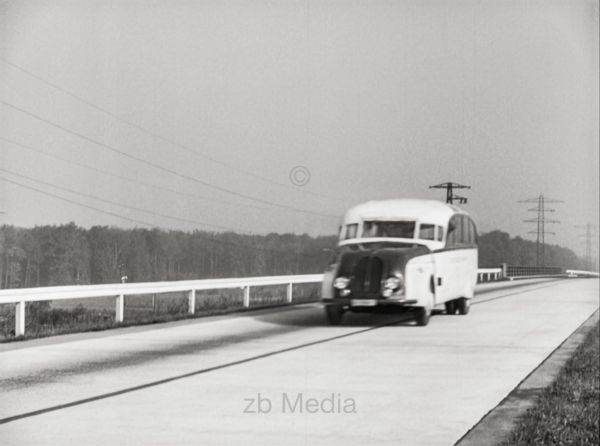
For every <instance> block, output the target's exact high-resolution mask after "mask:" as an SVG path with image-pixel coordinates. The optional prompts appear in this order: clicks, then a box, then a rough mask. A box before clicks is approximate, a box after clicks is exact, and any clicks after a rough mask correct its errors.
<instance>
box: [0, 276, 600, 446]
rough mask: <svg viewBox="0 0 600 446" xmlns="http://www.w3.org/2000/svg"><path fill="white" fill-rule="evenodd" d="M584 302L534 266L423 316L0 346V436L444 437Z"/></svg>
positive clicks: (244, 321)
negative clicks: (423, 320)
mask: <svg viewBox="0 0 600 446" xmlns="http://www.w3.org/2000/svg"><path fill="white" fill-rule="evenodd" d="M597 309H598V280H596V279H535V280H522V281H514V282H499V283H489V284H481V285H479V286H478V288H477V293H476V297H475V299H474V303H473V306H472V308H471V312H470V314H469V315H467V316H459V315H452V316H449V315H446V314H444V313H443V312H441V311H439V312H438V314H436V315H434V317H433V318H432V320H431V322H430V324H429V326H427V327H416V326H414V324H413V322H412V321H411V320H410V318H408V317H406V316H403V315H369V314H351V315H348V316H347V317H346V318H345V319H344V323H343V324H342V325H341V326H338V327H330V326H327V325H326V324H325V321H324V317H323V314H322V309H321V308H320V307H319V305H318V304H305V305H297V306H292V307H285V308H279V309H271V310H261V311H254V312H247V313H241V314H237V315H233V316H220V317H210V318H201V319H193V320H187V321H180V322H175V323H167V324H161V325H153V326H144V327H130V328H124V329H116V330H111V331H106V332H100V333H86V334H77V335H66V336H58V337H54V338H46V339H39V340H32V341H25V342H18V343H7V344H2V345H0V395H1V399H0V441H1V443H2V444H3V445H12V444H19V445H23V444H61V445H68V444H103V445H104V444H124V443H127V444H214V445H221V444H222V445H229V444H231V445H237V444H250V445H253V444H266V445H269V444H273V445H275V444H277V445H280V444H286V445H304V444H311V445H314V444H365V443H368V444H395V445H397V444H410V445H419V444H422V445H438V444H439V445H452V444H454V443H455V442H456V441H457V440H458V439H459V438H460V437H461V436H462V435H463V434H464V433H465V432H467V431H468V430H469V429H470V428H471V427H472V426H474V425H475V424H476V423H477V422H478V421H479V420H480V419H481V418H482V417H483V416H484V415H485V414H486V413H487V412H488V411H489V410H490V409H492V408H493V407H495V406H496V405H497V404H498V403H499V402H500V401H501V400H502V399H503V398H504V397H506V395H508V394H509V393H510V391H511V390H512V389H514V388H515V386H516V385H518V383H519V382H520V381H521V380H523V379H524V378H525V377H526V376H527V375H528V374H529V373H530V372H531V371H532V370H533V369H535V368H536V367H537V366H538V365H539V364H540V363H541V362H542V361H543V360H544V359H545V358H546V357H547V356H548V355H549V354H550V353H551V352H552V351H553V350H554V349H555V348H556V347H557V346H558V345H560V344H561V343H562V342H563V341H564V340H565V339H566V338H567V337H568V336H569V335H570V334H571V333H572V332H573V331H574V330H575V329H576V328H577V327H578V326H579V325H581V324H582V323H583V322H584V321H585V320H586V319H588V318H589V317H590V316H591V315H592V314H593V313H594V312H595V311H597ZM330 402H331V403H330ZM352 408H353V409H354V410H351V409H352ZM315 409H316V410H315ZM329 409H331V410H329ZM344 409H346V410H344Z"/></svg>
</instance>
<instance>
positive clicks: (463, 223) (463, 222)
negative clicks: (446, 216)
mask: <svg viewBox="0 0 600 446" xmlns="http://www.w3.org/2000/svg"><path fill="white" fill-rule="evenodd" d="M459 220H460V242H459V244H460V245H467V244H468V243H469V222H468V221H467V217H466V216H465V215H461V216H460V218H459Z"/></svg>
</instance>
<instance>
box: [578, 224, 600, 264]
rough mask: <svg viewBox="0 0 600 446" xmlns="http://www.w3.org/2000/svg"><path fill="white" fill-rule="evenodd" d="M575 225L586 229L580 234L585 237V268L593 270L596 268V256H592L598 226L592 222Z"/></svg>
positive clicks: (580, 236)
mask: <svg viewBox="0 0 600 446" xmlns="http://www.w3.org/2000/svg"><path fill="white" fill-rule="evenodd" d="M575 227H576V228H582V229H585V233H584V234H579V238H583V239H584V240H583V242H584V243H585V257H584V260H585V268H586V269H587V270H588V271H593V270H595V269H596V256H592V244H593V243H594V239H597V238H598V228H597V227H596V226H594V225H592V224H591V223H587V224H585V225H576V226H575ZM596 246H597V244H596Z"/></svg>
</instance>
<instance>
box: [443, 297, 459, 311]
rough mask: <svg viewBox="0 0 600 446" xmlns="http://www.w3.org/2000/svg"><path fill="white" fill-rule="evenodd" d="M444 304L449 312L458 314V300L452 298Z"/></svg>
mask: <svg viewBox="0 0 600 446" xmlns="http://www.w3.org/2000/svg"><path fill="white" fill-rule="evenodd" d="M444 305H445V307H446V313H447V314H456V310H457V309H458V305H457V304H456V301H454V300H451V301H449V302H446V303H444Z"/></svg>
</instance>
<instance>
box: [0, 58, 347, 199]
mask: <svg viewBox="0 0 600 446" xmlns="http://www.w3.org/2000/svg"><path fill="white" fill-rule="evenodd" d="M0 61H2V62H4V63H5V64H6V65H9V66H11V67H13V68H15V69H17V70H19V71H21V72H23V73H25V74H27V75H28V76H30V77H32V78H34V79H36V80H38V81H39V82H41V83H43V84H46V85H48V86H49V87H51V88H54V89H55V90H58V91H60V92H61V93H64V94H66V95H67V96H69V97H71V98H73V99H75V100H77V101H79V102H81V103H82V104H85V105H87V106H88V107H91V108H93V109H95V110H97V111H99V112H101V113H104V114H105V115H108V116H110V117H111V118H113V119H115V120H117V121H119V122H121V123H123V124H125V125H128V126H130V127H133V128H135V129H137V130H139V131H141V132H143V133H146V134H147V135H150V136H151V137H153V138H156V139H158V140H160V141H163V142H166V143H168V144H170V145H172V146H175V147H178V148H179V149H182V150H184V151H186V152H188V153H191V154H193V155H194V156H197V157H201V158H203V159H206V160H209V161H210V162H212V163H215V164H219V165H221V166H223V167H226V168H228V169H231V170H234V171H235V172H238V173H242V174H244V175H247V176H249V177H252V178H255V179H258V180H260V181H263V182H266V183H269V184H274V185H276V186H279V187H283V188H286V189H289V190H293V191H294V192H300V193H303V194H307V195H312V196H315V197H321V198H326V199H329V200H337V201H339V200H340V199H341V198H340V197H333V196H330V195H327V194H323V193H317V192H312V191H309V190H306V189H298V188H297V187H294V186H291V185H289V184H285V183H280V182H278V181H275V180H272V179H270V178H266V177H263V176H261V175H258V174H256V173H254V172H251V171H248V170H246V169H242V168H240V167H238V166H235V165H233V164H229V163H226V162H224V161H221V160H218V159H216V158H213V157H211V156H209V155H206V154H204V153H201V152H198V151H196V150H194V149H192V148H190V147H188V146H186V145H184V144H181V143H179V142H177V141H174V140H172V139H170V138H167V137H165V136H163V135H160V134H158V133H156V132H154V131H152V130H149V129H147V128H145V127H143V126H141V125H139V124H136V123H135V122H132V121H129V120H127V119H124V118H122V117H120V116H119V115H117V114H115V113H113V112H111V111H110V110H107V109H106V108H104V107H100V106H99V105H96V104H94V103H92V102H90V101H88V100H87V99H84V98H83V97H81V96H79V95H77V94H75V93H73V92H72V91H69V90H67V89H66V88H64V87H61V86H60V85H58V84H55V83H53V82H50V81H48V80H46V79H44V78H43V77H41V76H39V75H37V74H35V73H33V72H32V71H30V70H28V69H25V68H23V67H21V66H20V65H17V64H15V63H13V62H11V61H9V60H7V59H5V58H3V57H0Z"/></svg>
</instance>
